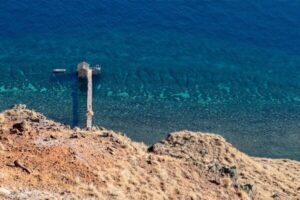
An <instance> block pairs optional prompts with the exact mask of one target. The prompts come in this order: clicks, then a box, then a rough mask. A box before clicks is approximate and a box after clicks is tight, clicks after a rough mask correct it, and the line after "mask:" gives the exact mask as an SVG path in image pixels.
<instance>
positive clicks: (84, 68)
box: [77, 62, 101, 129]
mask: <svg viewBox="0 0 300 200" xmlns="http://www.w3.org/2000/svg"><path fill="white" fill-rule="evenodd" d="M100 72H101V68H100V67H99V66H96V67H94V68H92V67H90V65H89V64H88V63H86V62H82V63H79V64H78V65H77V73H78V78H87V112H86V117H87V119H86V127H87V129H91V128H92V125H93V124H92V120H93V116H94V112H93V74H100Z"/></svg>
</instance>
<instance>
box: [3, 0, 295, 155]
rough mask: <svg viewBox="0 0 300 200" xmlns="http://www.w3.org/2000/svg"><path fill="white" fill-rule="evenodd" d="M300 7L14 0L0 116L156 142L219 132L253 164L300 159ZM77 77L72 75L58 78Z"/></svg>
mask: <svg viewBox="0 0 300 200" xmlns="http://www.w3.org/2000/svg"><path fill="white" fill-rule="evenodd" d="M299 10H300V2H298V1H279V0H278V1H274V0H264V1H255V0H243V1H242V0H240V1H239V0H237V1H208V0H205V1H204V0H203V1H198V0H197V1H196V0H195V1H194V0H191V1H184V0H172V1H170V0H156V1H144V0H138V1H135V0H133V1H130V0H115V1H112V0H102V1H99V0H85V1H77V0H52V1H46V0H40V1H34V0H23V1H17V0H10V1H2V2H1V5H0V70H1V79H0V110H4V109H6V108H8V107H9V106H11V105H13V104H16V103H24V104H27V105H28V106H29V107H30V108H33V109H36V110H38V111H40V112H43V113H44V114H45V115H47V116H48V117H51V118H53V119H55V120H58V121H61V122H64V123H66V124H70V125H72V126H76V125H78V126H84V125H85V106H86V91H85V89H86V85H85V83H84V82H82V81H78V80H77V78H76V75H75V74H74V71H75V67H76V64H77V63H78V62H80V61H82V60H86V61H88V62H90V63H91V64H97V63H100V64H102V67H103V73H102V75H101V76H100V77H98V78H96V77H95V79H94V111H95V120H94V123H95V124H97V125H101V126H104V127H107V128H111V129H114V130H118V131H122V132H124V133H126V134H127V135H128V136H129V137H131V138H133V139H134V140H138V141H144V142H145V143H148V144H151V143H154V142H156V141H158V140H160V139H162V138H164V137H165V136H166V134H168V133H169V132H172V131H176V130H182V129H189V130H197V131H205V132H214V133H218V134H221V135H223V136H224V137H225V138H226V139H227V140H228V141H230V142H231V143H233V144H234V145H235V146H236V147H238V148H239V149H241V150H243V151H245V152H247V153H248V154H250V155H255V156H264V157H286V158H292V159H298V160H300V56H299V55H300V12H299ZM55 67H64V68H67V69H68V73H67V74H65V75H60V76H56V75H53V74H52V72H51V71H52V68H55Z"/></svg>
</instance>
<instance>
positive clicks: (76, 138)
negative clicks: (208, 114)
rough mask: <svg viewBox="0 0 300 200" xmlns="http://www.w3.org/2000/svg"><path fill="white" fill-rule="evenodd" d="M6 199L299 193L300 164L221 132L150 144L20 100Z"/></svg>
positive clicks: (7, 142) (3, 148) (4, 133)
mask: <svg viewBox="0 0 300 200" xmlns="http://www.w3.org/2000/svg"><path fill="white" fill-rule="evenodd" d="M1 115H2V116H3V117H4V118H5V119H6V120H5V123H2V124H0V199H20V198H21V199H22V198H23V199H40V198H42V199H46V198H48V199H116V200H117V199H120V200H123V199H155V200H157V199H158V200H159V199H201V200H205V199H207V200H214V199H215V200H219V199H222V200H223V199H224V200H226V199H230V200H235V199H244V200H246V199H257V200H267V199H300V196H299V188H300V171H299V169H300V163H299V162H297V161H292V160H286V159H285V160H282V159H266V158H253V157H249V156H247V155H246V154H244V153H242V152H240V151H238V150H237V149H235V148H234V147H233V146H232V145H231V144H229V143H227V142H226V141H225V139H224V138H222V137H221V136H218V135H214V134H207V133H192V132H189V131H182V132H177V133H173V134H170V135H169V136H168V137H167V138H166V139H165V140H163V141H161V142H159V143H156V144H154V145H153V146H151V147H147V146H146V145H144V144H142V143H136V142H132V141H131V140H130V139H129V138H127V137H126V136H122V135H120V134H117V133H114V132H113V131H110V130H106V129H104V128H99V129H97V128H95V129H93V130H92V131H86V130H84V129H79V128H75V129H70V128H68V127H66V126H64V125H62V124H60V123H56V122H53V121H51V120H48V119H47V118H46V117H44V116H43V115H42V114H40V113H37V112H33V111H31V110H28V109H26V108H25V107H24V106H16V107H14V108H12V109H10V110H9V111H7V112H4V113H2V114H1Z"/></svg>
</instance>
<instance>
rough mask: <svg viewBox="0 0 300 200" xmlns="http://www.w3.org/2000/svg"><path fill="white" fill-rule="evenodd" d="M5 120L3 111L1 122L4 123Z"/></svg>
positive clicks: (0, 116) (0, 117)
mask: <svg viewBox="0 0 300 200" xmlns="http://www.w3.org/2000/svg"><path fill="white" fill-rule="evenodd" d="M4 121H5V117H4V115H3V114H2V113H1V114H0V123H3V122H4Z"/></svg>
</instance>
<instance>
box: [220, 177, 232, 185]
mask: <svg viewBox="0 0 300 200" xmlns="http://www.w3.org/2000/svg"><path fill="white" fill-rule="evenodd" d="M222 182H223V186H224V187H225V188H229V187H230V186H231V184H232V181H231V179H230V178H229V177H225V178H224V179H223V180H222Z"/></svg>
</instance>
